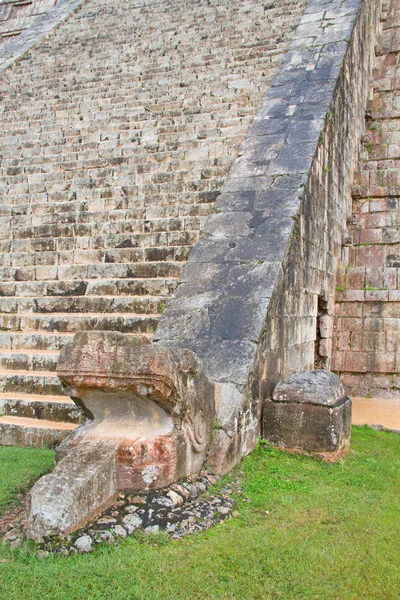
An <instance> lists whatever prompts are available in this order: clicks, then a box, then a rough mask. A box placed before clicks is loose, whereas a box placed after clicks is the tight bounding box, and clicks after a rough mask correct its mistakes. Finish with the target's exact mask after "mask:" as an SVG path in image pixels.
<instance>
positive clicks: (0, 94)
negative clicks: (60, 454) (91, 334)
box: [0, 0, 306, 446]
mask: <svg viewBox="0 0 400 600" xmlns="http://www.w3.org/2000/svg"><path fill="white" fill-rule="evenodd" d="M305 4H306V0H301V1H298V0H276V2H274V3H268V4H265V3H261V2H259V0H249V2H246V3H245V4H243V2H242V0H219V2H218V3H216V4H215V5H214V4H210V3H207V2H200V3H199V2H197V0H196V1H195V0H189V1H188V2H187V1H186V0H176V1H174V2H171V3H170V2H166V3H163V2H162V3H159V2H145V3H140V2H139V3H137V2H134V1H133V0H129V1H128V2H123V3H121V2H117V1H114V0H113V1H110V0H89V1H88V2H86V3H83V4H82V6H81V8H80V9H79V10H77V11H75V12H74V13H73V14H71V15H70V17H69V18H68V20H66V21H65V22H64V23H63V24H62V26H60V27H58V28H56V29H55V30H54V31H52V32H51V34H50V35H49V36H48V37H46V38H45V39H44V40H43V41H42V42H41V43H40V44H38V45H37V46H35V47H34V48H33V49H32V50H31V51H30V52H29V53H28V54H27V55H25V57H24V58H23V60H21V61H18V63H17V64H15V65H13V67H12V69H8V70H7V71H5V72H4V73H2V74H1V78H0V118H1V127H0V415H1V414H2V415H3V416H1V417H0V444H19V445H39V446H40V445H43V444H56V443H57V442H59V441H60V440H61V439H62V438H63V437H65V436H66V435H67V433H68V432H69V431H70V430H71V429H73V428H74V427H76V426H77V424H78V423H80V422H82V416H81V415H80V413H79V411H78V410H77V409H76V408H75V406H74V404H73V403H72V402H71V401H70V400H69V399H68V398H67V397H66V396H65V395H64V394H63V390H62V389H61V387H60V384H59V381H58V379H57V377H56V373H55V369H56V362H57V356H58V353H59V350H60V348H61V347H62V346H63V345H64V344H65V343H66V342H67V341H69V340H71V339H72V336H73V334H74V332H76V331H82V330H94V329H95V330H104V329H108V330H117V331H121V332H123V333H125V334H126V335H129V336H138V335H145V336H151V335H152V334H153V332H154V331H155V329H156V326H157V322H158V319H159V317H160V315H161V313H162V311H163V309H164V308H165V305H166V301H167V298H168V297H169V296H170V295H171V293H172V292H173V290H174V289H175V287H176V285H177V281H178V278H179V276H180V273H181V271H182V267H183V265H184V263H185V261H186V260H187V258H188V256H189V253H190V250H191V248H192V247H193V245H194V244H195V243H196V241H197V240H198V239H199V237H200V235H201V229H202V225H203V223H204V220H205V218H206V217H207V215H208V214H210V212H211V210H212V203H213V202H214V200H215V198H216V197H217V196H218V194H219V190H220V189H221V187H222V184H223V181H224V178H225V177H226V175H227V173H228V170H229V166H230V165H231V163H232V162H233V160H234V159H235V157H236V156H237V153H238V151H239V148H240V144H241V143H242V142H243V141H244V139H245V136H246V132H247V131H248V129H249V127H250V125H251V123H252V121H253V118H254V115H255V113H256V112H257V110H258V107H259V105H260V104H261V102H262V99H263V97H264V94H265V92H266V89H267V88H268V86H269V84H270V82H271V81H272V78H273V76H274V74H275V73H276V70H277V68H278V66H279V64H280V61H281V59H282V57H283V56H284V53H285V48H286V43H287V41H288V39H289V35H290V34H291V32H292V30H293V27H294V26H295V25H296V23H297V21H298V19H299V18H300V15H301V13H302V11H303V9H304V7H305ZM105 23H106V24H107V26H106V27H105Z"/></svg>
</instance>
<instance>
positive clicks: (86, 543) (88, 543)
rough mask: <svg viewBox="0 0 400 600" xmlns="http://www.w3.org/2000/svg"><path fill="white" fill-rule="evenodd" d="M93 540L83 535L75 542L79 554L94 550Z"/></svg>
mask: <svg viewBox="0 0 400 600" xmlns="http://www.w3.org/2000/svg"><path fill="white" fill-rule="evenodd" d="M92 545H93V540H92V538H91V537H90V535H82V536H81V537H79V538H78V539H77V540H75V544H74V546H75V548H76V549H77V550H78V552H90V551H91V550H92Z"/></svg>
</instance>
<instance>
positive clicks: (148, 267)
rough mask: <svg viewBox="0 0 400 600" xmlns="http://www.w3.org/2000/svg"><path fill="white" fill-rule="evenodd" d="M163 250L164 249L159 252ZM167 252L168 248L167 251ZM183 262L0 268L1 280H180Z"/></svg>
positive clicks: (169, 260) (166, 259) (157, 259)
mask: <svg viewBox="0 0 400 600" xmlns="http://www.w3.org/2000/svg"><path fill="white" fill-rule="evenodd" d="M158 250H159V249H158ZM161 250H163V249H161ZM167 250H168V249H167ZM183 266H184V263H183V262H182V261H175V260H171V259H170V258H165V261H164V260H163V259H162V258H157V257H156V256H155V255H154V261H148V262H144V261H138V262H133V263H115V264H112V263H104V264H92V265H85V264H83V265H72V264H66V265H56V266H48V265H43V266H38V265H36V266H29V267H0V281H12V282H13V281H20V282H22V281H23V282H30V281H40V282H43V281H55V280H56V281H58V282H60V281H67V280H71V279H72V280H82V279H85V280H90V279H136V278H139V279H143V278H145V279H147V278H148V277H179V276H180V274H181V272H182V269H183Z"/></svg>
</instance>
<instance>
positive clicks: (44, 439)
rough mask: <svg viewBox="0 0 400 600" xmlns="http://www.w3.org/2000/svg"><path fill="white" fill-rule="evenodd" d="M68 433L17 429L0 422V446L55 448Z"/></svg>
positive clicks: (34, 428)
mask: <svg viewBox="0 0 400 600" xmlns="http://www.w3.org/2000/svg"><path fill="white" fill-rule="evenodd" d="M69 433H70V431H68V430H67V431H64V430H57V429H39V428H36V427H19V426H17V425H9V424H1V422H0V445H2V446H30V447H35V448H55V447H56V446H58V445H59V444H60V443H61V442H62V441H63V440H65V438H66V437H67V436H68V434H69Z"/></svg>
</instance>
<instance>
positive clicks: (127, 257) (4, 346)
mask: <svg viewBox="0 0 400 600" xmlns="http://www.w3.org/2000/svg"><path fill="white" fill-rule="evenodd" d="M64 208H65V207H64ZM36 214H37V215H38V217H39V220H40V217H41V213H40V211H39V210H38V212H37V213H36ZM44 214H46V213H44ZM76 215H77V213H76V212H75V207H71V210H70V211H65V212H63V214H62V216H61V218H59V220H60V221H61V222H59V223H57V224H54V225H46V226H44V225H39V226H38V227H43V228H44V229H46V232H47V235H46V237H42V238H40V243H41V246H42V248H43V250H42V252H41V253H40V254H43V256H45V255H46V252H48V250H44V249H45V248H46V249H48V248H50V247H53V246H54V245H55V244H57V243H61V242H62V241H64V242H65V241H68V240H71V236H73V235H74V231H75V228H74V224H73V221H74V220H75V217H76ZM80 216H81V213H80ZM85 216H86V218H87V219H88V220H89V221H90V222H92V223H96V227H97V226H99V225H100V224H101V220H102V219H103V220H104V219H110V218H112V217H117V216H118V215H117V214H114V215H113V213H112V212H110V213H108V214H104V213H100V214H86V215H85ZM172 221H173V220H162V223H160V222H159V223H158V226H159V227H160V228H163V229H166V228H167V226H168V225H170V226H171V227H172V226H173V222H172ZM64 223H67V224H64ZM114 223H116V224H117V226H119V227H120V229H121V230H126V231H129V232H130V233H129V235H127V234H125V235H124V234H121V235H119V236H118V237H119V239H120V244H119V245H120V247H117V248H116V247H115V246H114V245H115V241H116V240H115V236H111V237H112V244H113V245H111V243H110V241H111V240H109V239H108V238H107V236H105V237H103V238H102V240H101V241H100V240H98V246H99V247H98V248H97V250H96V251H95V252H92V251H85V250H79V251H77V252H76V253H74V252H71V251H66V252H65V258H66V260H68V257H70V256H71V254H72V255H74V258H75V261H77V262H79V265H77V264H73V265H71V266H68V265H67V266H66V267H65V268H64V269H62V272H63V278H62V280H59V279H57V280H56V279H53V278H52V271H53V267H51V266H48V267H44V268H42V269H41V272H42V273H43V275H42V280H40V281H37V280H34V277H35V276H37V275H38V273H37V271H36V269H35V268H32V267H29V266H26V267H3V268H2V269H1V271H0V278H1V279H3V280H4V279H5V278H7V279H9V280H10V279H14V278H15V279H17V281H15V282H7V283H2V284H1V285H0V293H1V294H2V298H1V303H0V307H1V312H0V330H1V334H0V390H1V392H0V411H1V412H2V413H3V416H2V417H0V436H1V440H2V443H9V444H17V445H21V444H24V445H44V444H56V443H58V442H59V441H61V440H62V439H63V438H64V437H65V436H66V435H67V434H68V433H69V432H70V431H71V430H72V429H74V428H75V427H76V425H77V424H79V423H81V422H82V416H81V414H80V411H79V410H78V409H77V408H76V407H75V405H74V404H73V402H72V401H71V400H70V399H69V398H68V397H66V396H65V394H64V392H63V389H62V387H61V385H60V382H59V380H58V378H57V375H56V365H57V357H58V353H59V350H60V348H61V347H62V346H63V345H64V344H65V343H67V342H68V341H69V340H71V338H72V336H73V334H74V333H75V332H77V331H82V330H104V329H108V330H115V331H121V332H123V333H125V334H127V335H132V336H138V335H145V336H151V335H152V333H153V332H154V331H155V328H156V326H157V322H158V319H159V317H160V315H161V313H162V311H163V308H164V307H165V304H166V300H167V298H168V296H169V295H170V294H171V293H172V291H173V290H174V288H175V286H176V283H177V278H178V277H179V274H180V272H181V267H182V264H183V263H182V258H183V257H184V256H186V254H187V252H188V251H189V249H190V248H189V247H188V246H179V245H177V246H168V248H165V247H163V246H162V244H163V235H162V234H160V233H158V232H155V233H150V232H147V233H142V232H140V229H141V226H142V223H141V222H138V221H137V220H135V219H127V218H126V217H125V218H124V219H123V221H122V222H121V223H118V219H116V221H114ZM152 226H153V227H156V226H157V223H156V222H153V223H152ZM175 227H177V223H176V222H175ZM24 233H25V229H24V227H21V228H19V229H18V228H17V229H14V240H21V241H22V240H24ZM62 235H63V236H64V237H61V236H62ZM173 235H174V237H175V239H176V242H177V243H178V242H179V241H180V240H181V239H182V237H184V238H185V239H186V238H188V237H192V238H193V237H196V236H195V235H194V234H193V235H192V234H191V232H190V230H189V231H188V230H186V231H185V232H184V235H183V236H182V232H179V231H177V232H175V233H174V234H173ZM74 243H77V244H78V245H79V237H78V238H74ZM139 244H142V246H141V247H140V248H139V249H138V248H135V246H138V245H139ZM127 246H128V247H127ZM40 254H39V256H40ZM33 256H35V260H36V261H37V259H38V253H37V252H35V253H34V254H33V253H32V251H25V252H20V253H19V256H18V260H19V261H20V263H23V264H29V263H30V260H31V259H32V257H33ZM140 257H142V258H146V259H147V260H146V261H143V262H142V261H140ZM162 258H164V259H165V260H163V261H161V260H160V259H162ZM135 259H139V260H138V261H137V262H135ZM75 261H73V262H75ZM46 271H47V273H48V277H49V278H48V279H47V278H46ZM18 279H21V280H18Z"/></svg>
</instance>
